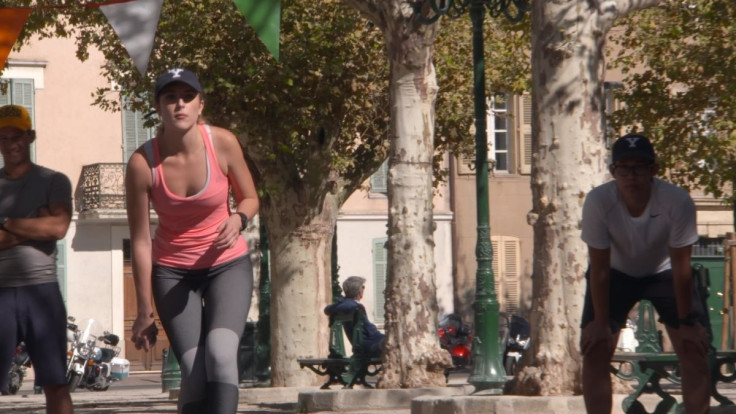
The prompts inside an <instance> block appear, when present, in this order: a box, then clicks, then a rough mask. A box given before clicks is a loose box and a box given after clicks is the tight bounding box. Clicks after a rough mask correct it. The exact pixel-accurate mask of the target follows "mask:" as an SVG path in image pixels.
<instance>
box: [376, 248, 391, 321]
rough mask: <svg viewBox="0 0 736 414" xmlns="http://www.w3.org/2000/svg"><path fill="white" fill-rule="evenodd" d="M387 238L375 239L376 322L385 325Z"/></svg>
mask: <svg viewBox="0 0 736 414" xmlns="http://www.w3.org/2000/svg"><path fill="white" fill-rule="evenodd" d="M387 241H388V239H387V238H385V237H383V238H380V239H373V287H374V290H373V294H374V297H375V300H374V302H373V303H374V304H375V306H374V309H373V313H374V320H375V321H376V322H377V323H383V322H384V320H385V317H384V313H385V311H384V305H385V303H386V294H385V292H384V291H385V290H386V270H387V268H388V252H387V251H386V242H387Z"/></svg>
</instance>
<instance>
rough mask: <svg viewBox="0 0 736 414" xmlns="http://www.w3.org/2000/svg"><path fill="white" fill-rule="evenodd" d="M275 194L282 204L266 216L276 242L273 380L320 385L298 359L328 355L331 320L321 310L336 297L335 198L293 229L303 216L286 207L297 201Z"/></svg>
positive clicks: (283, 384) (273, 256)
mask: <svg viewBox="0 0 736 414" xmlns="http://www.w3.org/2000/svg"><path fill="white" fill-rule="evenodd" d="M270 198H271V200H270V201H271V202H270V204H271V205H272V206H278V210H272V211H269V212H265V214H264V217H266V218H268V222H267V223H266V228H267V229H268V236H269V242H270V246H271V257H270V260H271V261H270V264H271V382H272V385H273V386H275V387H298V386H308V385H317V384H319V383H321V382H322V380H323V379H322V378H319V377H317V376H316V375H314V373H313V372H311V371H309V370H303V369H300V368H299V364H298V363H297V360H298V359H300V358H317V357H326V356H327V349H328V344H327V341H328V335H327V324H328V321H327V317H326V316H325V315H324V313H323V311H322V309H324V307H325V306H326V305H327V303H330V301H331V290H330V289H331V287H330V252H331V248H332V236H333V233H334V229H335V223H336V221H337V212H338V207H337V202H336V197H335V196H334V195H331V194H330V195H327V197H326V198H325V200H324V203H323V205H322V208H321V209H319V211H316V212H315V214H314V215H311V218H309V219H307V222H306V223H304V224H298V225H296V226H294V227H293V225H294V222H295V221H296V219H297V218H300V217H302V216H301V215H300V216H297V215H296V214H295V213H296V212H295V211H293V210H292V209H291V208H288V207H287V206H292V207H295V206H296V205H297V204H298V203H296V202H295V199H294V198H292V197H288V196H287V195H284V196H283V197H278V196H275V197H274V196H271V197H270ZM267 208H268V207H267ZM269 213H270V214H269Z"/></svg>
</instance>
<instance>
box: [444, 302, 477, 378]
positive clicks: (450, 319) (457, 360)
mask: <svg viewBox="0 0 736 414" xmlns="http://www.w3.org/2000/svg"><path fill="white" fill-rule="evenodd" d="M437 334H438V335H439V337H440V347H442V349H446V350H447V351H449V352H450V355H451V356H452V367H453V369H456V370H457V369H463V368H465V367H469V366H470V361H471V359H472V356H473V353H472V352H471V344H472V343H473V334H472V330H471V329H470V326H469V325H467V324H465V323H463V320H462V318H461V317H460V315H458V314H456V313H451V314H449V315H447V318H446V319H445V321H444V322H443V323H442V324H440V328H439V329H438V330H437Z"/></svg>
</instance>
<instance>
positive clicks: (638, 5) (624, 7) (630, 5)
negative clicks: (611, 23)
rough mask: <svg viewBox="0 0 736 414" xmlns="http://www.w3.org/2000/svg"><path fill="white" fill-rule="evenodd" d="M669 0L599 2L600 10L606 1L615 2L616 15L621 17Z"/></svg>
mask: <svg viewBox="0 0 736 414" xmlns="http://www.w3.org/2000/svg"><path fill="white" fill-rule="evenodd" d="M667 1H669V0H615V1H614V2H611V1H603V2H601V11H603V8H604V7H606V5H607V4H608V3H615V7H616V9H617V10H618V13H617V17H623V16H626V15H629V14H631V13H633V12H635V11H639V10H644V9H648V8H650V7H654V6H656V5H658V4H661V3H666V2H667Z"/></svg>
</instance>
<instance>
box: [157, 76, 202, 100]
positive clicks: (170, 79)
mask: <svg viewBox="0 0 736 414" xmlns="http://www.w3.org/2000/svg"><path fill="white" fill-rule="evenodd" d="M174 82H181V83H184V84H187V85H189V86H191V87H192V88H194V89H195V90H196V91H197V92H199V93H202V85H200V83H199V79H197V75H195V74H194V72H192V71H190V70H187V69H182V68H172V69H169V70H167V71H166V72H164V73H162V74H160V75H159V76H158V79H156V89H155V97H156V100H158V95H159V94H160V93H161V91H162V90H163V89H164V88H165V87H167V86H169V85H170V84H172V83H174Z"/></svg>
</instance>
